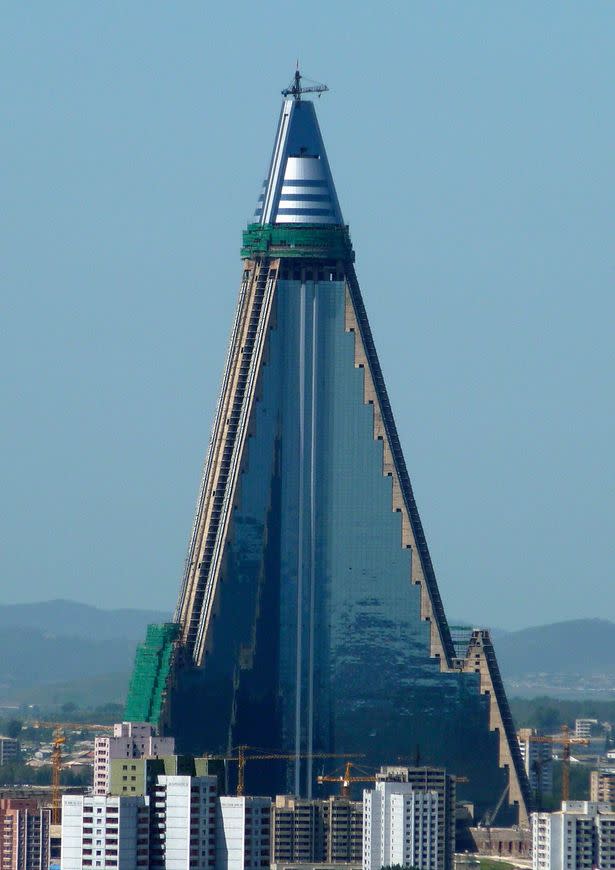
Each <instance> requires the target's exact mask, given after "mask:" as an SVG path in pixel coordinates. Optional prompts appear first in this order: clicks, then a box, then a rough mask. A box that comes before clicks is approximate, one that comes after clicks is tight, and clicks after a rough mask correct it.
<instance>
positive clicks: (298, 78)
mask: <svg viewBox="0 0 615 870" xmlns="http://www.w3.org/2000/svg"><path fill="white" fill-rule="evenodd" d="M302 81H307V82H311V84H309V85H308V86H307V87H304V86H303V85H302V84H301V82H302ZM328 90H329V88H328V87H327V86H326V85H323V84H321V83H320V82H313V81H312V80H311V79H307V78H306V77H305V76H302V75H301V73H300V72H299V62H298V61H297V69H296V70H295V75H294V78H293V80H292V82H291V83H290V85H289V86H288V87H287V88H284V90H283V91H282V96H283V97H284V99H286V98H287V97H291V96H292V97H293V98H294V99H295V100H296V101H297V102H299V101H300V100H301V94H318V96H319V97H320V95H321V94H324V93H325V91H328Z"/></svg>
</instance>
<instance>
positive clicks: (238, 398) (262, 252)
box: [126, 76, 530, 821]
mask: <svg viewBox="0 0 615 870" xmlns="http://www.w3.org/2000/svg"><path fill="white" fill-rule="evenodd" d="M241 253H242V258H243V273H242V278H241V285H240V289H239V301H238V305H237V312H236V316H235V321H234V323H233V327H232V333H231V339H230V346H229V351H228V356H227V361H226V367H225V369H224V375H223V380H222V388H221V392H220V399H219V402H218V407H217V411H216V416H215V420H214V424H213V432H212V436H211V442H210V445H209V450H208V453H207V458H206V462H205V469H204V474H203V479H202V485H201V489H200V492H199V497H198V502H197V509H196V517H195V521H194V527H193V530H192V535H191V538H190V543H189V549H188V555H187V559H186V566H185V573H184V577H183V580H182V584H181V589H180V594H179V600H178V604H177V610H176V613H175V621H174V623H169V624H166V625H162V626H150V629H149V631H148V636H147V639H146V641H145V642H144V643H143V644H141V645H140V647H139V649H138V651H137V657H136V662H135V671H134V674H133V678H132V681H131V686H130V691H129V697H128V702H127V709H126V716H127V718H129V719H133V720H148V721H151V722H155V723H156V724H158V725H159V726H160V728H161V729H162V730H163V731H166V732H167V733H172V734H174V735H175V737H176V741H177V745H178V748H179V749H180V751H182V752H189V753H194V754H196V753H199V754H200V753H206V752H207V753H214V754H215V753H219V754H225V753H229V752H231V751H232V748H233V747H235V746H238V745H241V744H247V745H249V746H254V747H259V748H265V749H269V750H271V751H272V752H276V751H277V752H279V753H287V754H289V755H293V754H294V755H295V756H296V757H295V758H292V759H290V760H287V761H278V762H272V763H270V764H264V763H263V764H258V763H256V762H254V763H252V764H249V765H247V767H246V785H247V789H248V791H252V792H258V793H267V792H269V793H275V792H278V793H281V792H289V791H291V792H295V793H297V794H302V795H304V796H305V795H308V796H309V795H310V794H312V793H316V792H315V785H314V784H315V780H316V774H317V773H320V772H321V769H322V768H323V765H325V760H324V759H316V758H315V757H314V756H318V755H319V754H327V753H330V754H343V753H357V754H361V755H362V756H363V758H362V760H361V762H360V763H361V764H362V765H364V766H365V765H372V766H375V765H380V764H386V763H389V764H395V763H398V761H399V760H400V759H401V760H405V761H406V762H410V763H411V762H412V761H413V760H414V759H415V758H416V757H417V756H418V757H420V761H421V763H426V764H434V765H439V766H443V767H446V768H447V769H448V771H449V772H450V773H453V774H457V775H459V776H460V777H465V778H467V782H465V781H464V782H462V783H461V784H460V785H459V787H458V792H459V793H460V795H461V796H462V797H467V798H468V799H471V800H473V801H474V803H475V806H476V811H477V814H478V815H479V817H480V816H481V815H482V814H483V813H485V812H488V811H489V810H490V809H493V808H494V807H495V806H497V805H498V802H500V805H501V807H502V808H501V810H500V815H499V816H498V820H500V821H504V820H505V819H506V818H508V820H516V819H517V818H519V819H520V820H521V821H524V820H526V819H527V812H528V809H529V801H530V794H529V786H528V782H527V778H526V775H525V771H524V769H523V764H522V761H521V756H520V752H519V747H518V743H517V740H516V736H515V732H514V727H513V722H512V719H511V716H510V711H509V708H508V702H507V700H506V696H505V693H504V689H503V686H502V681H501V678H500V675H499V670H498V666H497V662H496V659H495V655H494V651H493V647H492V644H491V641H490V638H489V633H488V632H487V631H483V630H479V629H473V630H471V629H470V630H467V629H466V630H463V631H460V630H456V631H454V632H453V631H451V628H450V627H449V625H448V623H447V620H446V616H445V614H444V609H443V606H442V601H441V598H440V593H439V591H438V586H437V582H436V577H435V574H434V569H433V566H432V562H431V558H430V555H429V550H428V547H427V542H426V540H425V535H424V533H423V528H422V525H421V520H420V517H419V513H418V510H417V506H416V503H415V500H414V495H413V492H412V486H411V483H410V478H409V476H408V471H407V468H406V463H405V460H404V457H403V453H402V449H401V445H400V442H399V437H398V434H397V430H396V427H395V422H394V419H393V414H392V410H391V406H390V403H389V398H388V395H387V391H386V387H385V383H384V379H383V375H382V371H381V368H380V363H379V361H378V356H377V353H376V348H375V346H374V341H373V338H372V334H371V330H370V326H369V322H368V319H367V314H366V311H365V306H364V303H363V298H362V296H361V291H360V289H359V284H358V280H357V276H356V272H355V268H354V253H353V249H352V246H351V242H350V235H349V230H348V227H347V226H346V225H345V224H344V220H343V218H342V212H341V209H340V205H339V201H338V198H337V194H336V190H335V185H334V183H333V177H332V174H331V170H330V167H329V163H328V160H327V155H326V152H325V148H324V144H323V140H322V136H321V133H320V129H319V126H318V121H317V118H316V112H315V109H314V104H313V103H312V102H311V101H309V100H308V99H305V95H304V93H303V92H302V89H301V81H300V78H299V76H297V77H296V80H295V87H294V88H293V90H292V92H290V93H289V94H287V98H286V99H285V100H284V102H283V105H282V110H281V114H280V119H279V123H278V128H277V133H276V137H275V144H274V148H273V155H272V158H271V162H270V165H269V171H268V173H267V178H266V179H265V181H264V182H263V185H262V191H261V194H260V197H259V199H258V204H257V207H256V211H255V214H254V217H253V219H252V222H251V223H250V224H249V225H248V228H247V230H246V231H245V232H244V239H243V248H242V252H241ZM337 764H339V761H338V762H337ZM328 766H329V767H330V766H331V765H328ZM503 796H504V797H503ZM501 798H502V800H501V801H500V799H501Z"/></svg>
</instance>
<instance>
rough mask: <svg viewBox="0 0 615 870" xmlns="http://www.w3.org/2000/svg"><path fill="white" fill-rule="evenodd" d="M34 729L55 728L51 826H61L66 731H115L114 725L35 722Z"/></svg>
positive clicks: (52, 757)
mask: <svg viewBox="0 0 615 870" xmlns="http://www.w3.org/2000/svg"><path fill="white" fill-rule="evenodd" d="M32 726H33V727H34V728H53V752H52V753H51V824H52V825H59V824H60V821H61V815H62V812H61V810H62V789H61V788H60V774H61V771H62V747H63V746H64V744H65V743H66V736H65V734H64V731H65V730H70V729H74V730H75V731H80V730H81V731H83V730H86V729H87V730H91V731H113V725H98V724H93V723H91V722H33V723H32Z"/></svg>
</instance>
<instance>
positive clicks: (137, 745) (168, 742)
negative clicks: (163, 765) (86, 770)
mask: <svg viewBox="0 0 615 870" xmlns="http://www.w3.org/2000/svg"><path fill="white" fill-rule="evenodd" d="M174 753H175V739H174V738H173V737H158V736H157V735H156V733H155V730H154V727H153V726H152V725H150V724H149V723H148V722H119V723H116V724H115V725H114V726H113V737H97V738H96V739H95V741H94V787H93V790H94V794H96V795H106V794H108V793H109V788H110V784H111V761H112V760H113V759H115V758H145V757H148V756H149V757H155V756H162V755H173V754H174Z"/></svg>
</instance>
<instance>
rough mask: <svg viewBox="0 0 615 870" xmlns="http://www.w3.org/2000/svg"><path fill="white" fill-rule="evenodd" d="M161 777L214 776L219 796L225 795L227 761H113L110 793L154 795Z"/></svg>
mask: <svg viewBox="0 0 615 870" xmlns="http://www.w3.org/2000/svg"><path fill="white" fill-rule="evenodd" d="M159 776H215V777H216V778H217V782H218V794H223V793H224V781H225V771H224V762H223V761H217V760H215V759H211V758H193V757H192V756H191V755H164V756H162V757H159V758H114V759H113V761H112V762H111V775H110V782H111V784H110V787H109V793H110V794H116V795H127V794H132V795H150V797H151V796H152V795H153V792H154V789H155V787H156V783H157V780H158V777H159Z"/></svg>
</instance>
